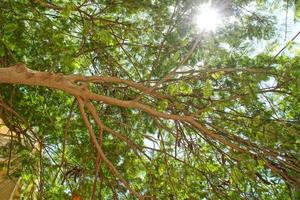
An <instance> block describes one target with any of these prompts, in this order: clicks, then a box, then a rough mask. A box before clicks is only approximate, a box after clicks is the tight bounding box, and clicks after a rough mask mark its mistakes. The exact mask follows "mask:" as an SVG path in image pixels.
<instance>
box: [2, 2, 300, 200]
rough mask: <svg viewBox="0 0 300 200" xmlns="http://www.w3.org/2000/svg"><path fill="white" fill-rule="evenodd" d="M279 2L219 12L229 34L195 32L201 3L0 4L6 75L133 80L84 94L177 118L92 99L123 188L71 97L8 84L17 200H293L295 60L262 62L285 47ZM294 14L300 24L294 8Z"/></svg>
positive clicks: (5, 102)
mask: <svg viewBox="0 0 300 200" xmlns="http://www.w3.org/2000/svg"><path fill="white" fill-rule="evenodd" d="M278 2H279V1H250V0H237V1H231V2H230V3H229V2H228V3H224V1H212V4H213V5H214V6H216V7H220V8H219V9H220V12H221V13H222V18H223V23H222V26H220V27H219V28H218V29H217V31H216V32H205V31H201V30H198V29H197V28H196V26H195V24H194V22H193V19H194V18H195V15H196V14H195V13H196V11H197V6H199V5H200V4H202V3H204V1H201V0H188V1H186V0H182V1H180V0H179V1H173V0H161V1H159V0H152V1H148V0H143V1H142V0H141V1H133V0H126V1H125V0H124V1H123V0H115V1H104V0H103V1H100V0H98V1H79V0H77V1H64V0H54V1H43V0H32V1H30V0H3V1H1V2H0V9H1V12H0V64H1V67H3V68H4V67H9V66H12V65H15V64H16V63H24V64H26V66H27V67H28V68H30V69H32V70H36V71H43V72H45V71H47V72H52V73H53V74H54V73H63V74H65V75H71V74H80V75H83V76H91V75H92V76H97V77H99V76H101V77H117V78H119V79H120V80H126V81H131V82H130V83H128V82H120V81H119V82H118V81H112V82H109V81H107V82H105V81H103V80H102V81H98V82H97V81H92V80H90V81H88V80H86V82H84V80H83V81H82V80H81V81H78V82H77V83H76V84H78V85H80V86H82V87H85V89H87V90H89V91H92V92H94V93H96V94H99V95H104V96H109V97H113V98H115V99H119V100H124V101H132V102H133V100H134V102H139V103H141V104H142V105H147V106H149V108H150V109H151V110H152V111H158V113H164V114H166V116H171V115H172V116H177V118H178V119H172V118H168V117H161V116H158V115H156V114H153V113H149V112H148V111H147V110H146V111H145V110H142V109H140V107H135V106H127V107H126V106H123V107H121V106H116V105H110V104H109V103H103V102H102V101H96V100H91V102H92V104H93V106H94V107H95V111H96V112H97V114H98V116H99V118H100V120H101V121H102V122H103V124H104V125H105V126H106V127H109V128H110V129H105V130H104V131H103V130H102V131H103V136H101V134H100V132H101V130H99V129H101V126H99V124H97V120H96V118H95V116H93V115H92V113H91V112H87V113H88V115H87V119H88V121H89V123H90V124H91V129H92V130H93V131H94V132H95V133H96V136H97V139H98V142H99V144H101V148H102V150H103V152H104V154H105V155H106V157H107V159H108V160H109V161H110V162H111V164H112V165H113V166H114V167H115V168H116V170H117V171H118V172H119V175H116V174H114V173H112V170H111V168H110V167H109V166H108V165H107V164H105V161H103V158H102V160H101V158H100V157H99V154H98V153H99V151H98V150H96V149H95V144H93V142H92V139H91V137H89V135H88V134H87V132H88V130H87V128H88V126H87V124H86V123H84V121H83V119H84V115H83V114H82V112H81V111H80V109H79V106H78V103H77V100H76V97H74V96H72V95H70V94H68V93H66V92H65V91H61V90H55V89H51V88H45V87H37V86H26V85H15V84H12V85H8V84H1V86H0V95H1V96H0V98H1V99H0V106H1V107H0V114H1V115H0V117H1V118H2V119H3V120H4V121H5V123H6V124H7V125H8V126H9V127H10V128H11V129H12V130H13V131H15V132H16V133H17V134H19V135H22V138H24V139H23V140H24V141H25V142H18V143H16V145H15V147H14V148H16V149H15V151H16V152H17V154H18V155H19V159H20V163H21V164H22V170H21V171H20V173H19V174H20V176H21V177H22V188H21V193H22V197H23V198H24V199H34V198H37V199H70V198H71V196H73V199H76V198H75V197H77V198H81V199H91V198H96V197H97V198H99V199H113V198H114V199H135V198H137V197H138V195H136V194H135V193H134V192H132V190H133V191H135V192H136V193H138V194H139V195H140V196H143V197H146V198H149V199H297V198H298V197H299V187H300V181H299V180H300V162H299V158H300V154H299V152H300V136H299V128H300V127H299V126H300V104H299V102H300V91H299V90H300V89H299V88H300V58H299V57H298V55H297V53H296V54H295V52H294V49H293V48H287V49H285V50H287V52H289V53H287V54H284V53H283V54H280V55H279V54H278V55H276V53H277V52H278V51H279V50H280V49H276V52H271V51H265V52H263V53H260V54H257V52H256V51H255V49H256V48H258V47H257V46H258V45H256V43H257V42H258V43H266V40H274V38H275V39H276V38H278V37H279V35H280V34H282V33H279V32H278V31H279V30H278V27H277V24H276V23H277V21H276V20H277V18H278V16H274V15H272V14H270V13H272V11H274V10H276V9H281V8H276V7H274V5H276V3H278ZM288 3H289V4H288V5H287V7H286V9H288V10H289V11H290V12H291V10H295V12H294V13H295V18H296V19H297V18H298V17H299V16H298V15H299V8H298V7H299V5H298V4H299V2H297V1H296V2H288ZM276 17H277V18H276ZM290 42H291V41H290ZM286 43H288V42H286ZM274 45H275V46H276V45H278V44H277V43H276V42H275V44H274V43H273V44H272V45H271V46H274ZM295 45H297V44H295ZM268 48H269V46H267V48H266V49H268ZM271 49H272V48H271ZM274 53H275V54H274ZM274 55H276V56H274ZM0 82H1V80H0ZM16 82H17V81H16ZM131 83H137V84H138V85H133V84H131ZM130 84H131V85H130ZM141 86H143V87H146V88H147V89H143V88H142V89H141ZM148 88H152V89H150V90H148ZM79 102H80V101H79ZM132 105H135V104H132ZM186 116H189V117H191V118H192V120H190V118H189V119H188V120H182V119H183V118H184V117H186ZM98 133H99V134H98ZM34 146H35V148H34ZM3 154H5V152H4V153H3ZM120 176H121V177H123V178H124V180H126V181H127V183H128V185H129V186H130V187H129V186H128V185H126V184H124V181H122V180H121V179H120Z"/></svg>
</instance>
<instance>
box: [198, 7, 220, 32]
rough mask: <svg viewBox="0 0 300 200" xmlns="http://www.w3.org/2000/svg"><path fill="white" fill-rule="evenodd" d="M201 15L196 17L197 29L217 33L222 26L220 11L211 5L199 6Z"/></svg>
mask: <svg viewBox="0 0 300 200" xmlns="http://www.w3.org/2000/svg"><path fill="white" fill-rule="evenodd" d="M198 12H199V13H198V14H197V15H196V16H195V23H196V25H197V28H198V29H199V30H201V31H206V32H209V31H215V30H216V28H217V27H218V25H219V24H220V19H221V17H220V15H219V11H218V10H217V9H216V8H214V7H212V6H211V3H206V4H202V5H201V6H199V11H198Z"/></svg>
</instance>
